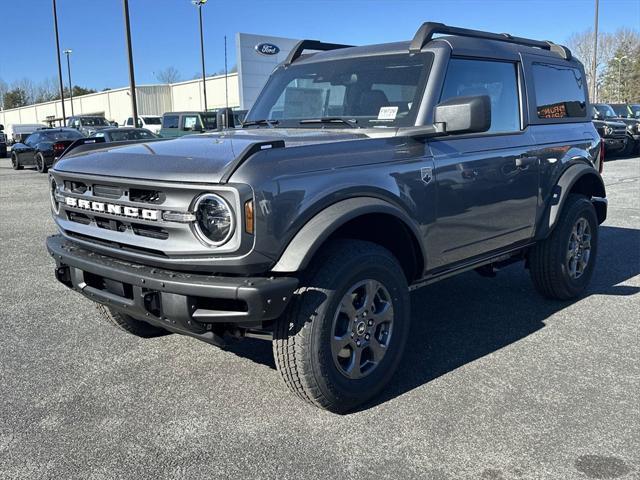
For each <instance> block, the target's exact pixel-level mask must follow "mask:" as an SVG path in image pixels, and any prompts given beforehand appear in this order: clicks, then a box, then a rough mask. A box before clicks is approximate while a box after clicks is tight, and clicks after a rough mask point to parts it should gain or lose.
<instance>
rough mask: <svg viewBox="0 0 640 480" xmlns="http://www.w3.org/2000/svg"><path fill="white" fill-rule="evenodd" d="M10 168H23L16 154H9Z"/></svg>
mask: <svg viewBox="0 0 640 480" xmlns="http://www.w3.org/2000/svg"><path fill="white" fill-rule="evenodd" d="M11 168H13V169H14V170H22V169H23V168H24V166H23V165H20V160H18V157H16V154H15V153H13V154H11Z"/></svg>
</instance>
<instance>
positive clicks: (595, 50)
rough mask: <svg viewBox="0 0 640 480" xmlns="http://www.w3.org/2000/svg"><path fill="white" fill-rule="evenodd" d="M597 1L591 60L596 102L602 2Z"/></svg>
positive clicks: (593, 97) (592, 87)
mask: <svg viewBox="0 0 640 480" xmlns="http://www.w3.org/2000/svg"><path fill="white" fill-rule="evenodd" d="M595 1H596V12H595V19H594V27H593V30H594V35H593V60H592V62H591V101H592V102H595V101H596V100H597V99H596V76H597V74H598V72H597V70H598V61H597V60H596V59H597V58H598V6H599V3H600V0H595Z"/></svg>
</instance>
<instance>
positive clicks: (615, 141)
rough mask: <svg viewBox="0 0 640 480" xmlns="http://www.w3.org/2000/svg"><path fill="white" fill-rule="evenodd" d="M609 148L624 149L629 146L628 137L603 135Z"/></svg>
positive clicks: (614, 149)
mask: <svg viewBox="0 0 640 480" xmlns="http://www.w3.org/2000/svg"><path fill="white" fill-rule="evenodd" d="M603 140H604V144H605V147H606V148H607V150H612V151H617V150H623V149H624V148H625V147H626V146H627V137H626V136H625V137H603Z"/></svg>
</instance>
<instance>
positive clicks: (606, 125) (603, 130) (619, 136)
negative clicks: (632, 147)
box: [591, 103, 629, 154]
mask: <svg viewBox="0 0 640 480" xmlns="http://www.w3.org/2000/svg"><path fill="white" fill-rule="evenodd" d="M591 106H592V109H593V110H592V117H591V118H592V121H593V125H594V126H595V127H596V130H598V133H599V134H600V138H602V141H603V142H604V149H605V152H606V153H607V154H612V153H621V152H625V153H626V151H627V145H628V143H629V140H628V138H627V126H626V125H625V124H624V123H623V122H621V121H619V120H618V119H617V117H616V113H615V112H614V111H613V109H612V108H611V107H610V106H609V105H605V104H602V103H599V104H592V105H591Z"/></svg>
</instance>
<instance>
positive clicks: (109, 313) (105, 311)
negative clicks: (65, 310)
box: [96, 303, 169, 338]
mask: <svg viewBox="0 0 640 480" xmlns="http://www.w3.org/2000/svg"><path fill="white" fill-rule="evenodd" d="M96 307H97V308H98V312H99V313H100V316H101V317H102V318H103V319H104V320H106V321H107V322H109V323H110V324H112V325H115V326H116V327H118V328H119V329H121V330H124V331H125V332H127V333H130V334H132V335H136V336H138V337H142V338H153V337H159V336H161V335H167V334H168V333H169V332H168V331H166V330H165V329H164V328H160V327H156V326H154V325H151V324H150V323H147V322H143V321H141V320H136V319H135V318H133V317H130V316H129V315H126V314H124V313H120V312H118V311H117V310H113V309H112V308H109V307H107V306H105V305H102V304H100V303H98V304H96Z"/></svg>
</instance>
